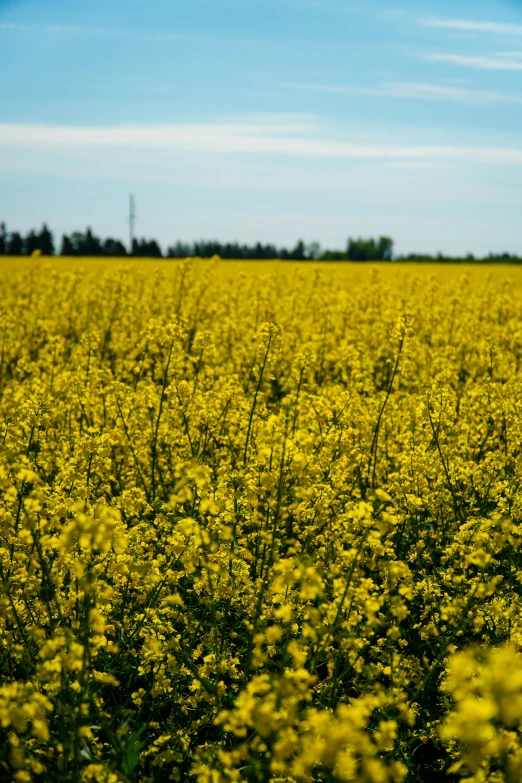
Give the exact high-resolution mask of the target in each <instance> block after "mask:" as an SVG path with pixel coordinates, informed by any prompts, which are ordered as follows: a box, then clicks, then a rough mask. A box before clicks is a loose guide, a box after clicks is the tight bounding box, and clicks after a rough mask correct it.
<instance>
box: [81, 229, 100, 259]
mask: <svg viewBox="0 0 522 783" xmlns="http://www.w3.org/2000/svg"><path fill="white" fill-rule="evenodd" d="M101 248H102V243H101V241H100V240H99V239H98V237H96V236H94V234H93V233H92V230H91V228H90V227H88V228H87V231H86V232H85V235H84V237H83V241H82V243H81V252H80V255H85V256H99V255H101Z"/></svg>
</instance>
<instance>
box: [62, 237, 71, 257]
mask: <svg viewBox="0 0 522 783" xmlns="http://www.w3.org/2000/svg"><path fill="white" fill-rule="evenodd" d="M60 255H61V256H73V255H74V252H73V246H72V242H71V240H70V239H69V237H68V236H67V234H63V235H62V245H61V248H60Z"/></svg>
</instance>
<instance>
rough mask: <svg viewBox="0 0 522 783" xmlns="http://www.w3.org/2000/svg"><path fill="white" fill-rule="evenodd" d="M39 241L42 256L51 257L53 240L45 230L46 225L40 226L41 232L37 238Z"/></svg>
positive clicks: (46, 229) (47, 230)
mask: <svg viewBox="0 0 522 783" xmlns="http://www.w3.org/2000/svg"><path fill="white" fill-rule="evenodd" d="M38 240H39V243H40V244H39V247H40V250H41V251H42V253H43V254H44V256H52V255H54V239H53V235H52V234H51V232H50V231H49V229H48V228H47V225H46V224H45V223H44V224H43V226H42V230H41V231H40V236H39V237H38Z"/></svg>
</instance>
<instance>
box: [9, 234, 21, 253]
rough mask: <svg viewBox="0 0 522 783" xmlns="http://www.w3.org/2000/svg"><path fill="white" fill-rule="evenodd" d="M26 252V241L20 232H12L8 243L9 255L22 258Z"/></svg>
mask: <svg viewBox="0 0 522 783" xmlns="http://www.w3.org/2000/svg"><path fill="white" fill-rule="evenodd" d="M23 252H24V241H23V239H22V237H21V235H20V234H19V233H18V231H12V232H11V233H10V234H9V239H8V241H7V255H8V256H21V255H22V254H23Z"/></svg>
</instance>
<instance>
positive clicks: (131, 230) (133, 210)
mask: <svg viewBox="0 0 522 783" xmlns="http://www.w3.org/2000/svg"><path fill="white" fill-rule="evenodd" d="M135 222H136V202H135V200H134V196H129V255H130V256H131V255H132V246H133V244H134V223H135Z"/></svg>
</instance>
